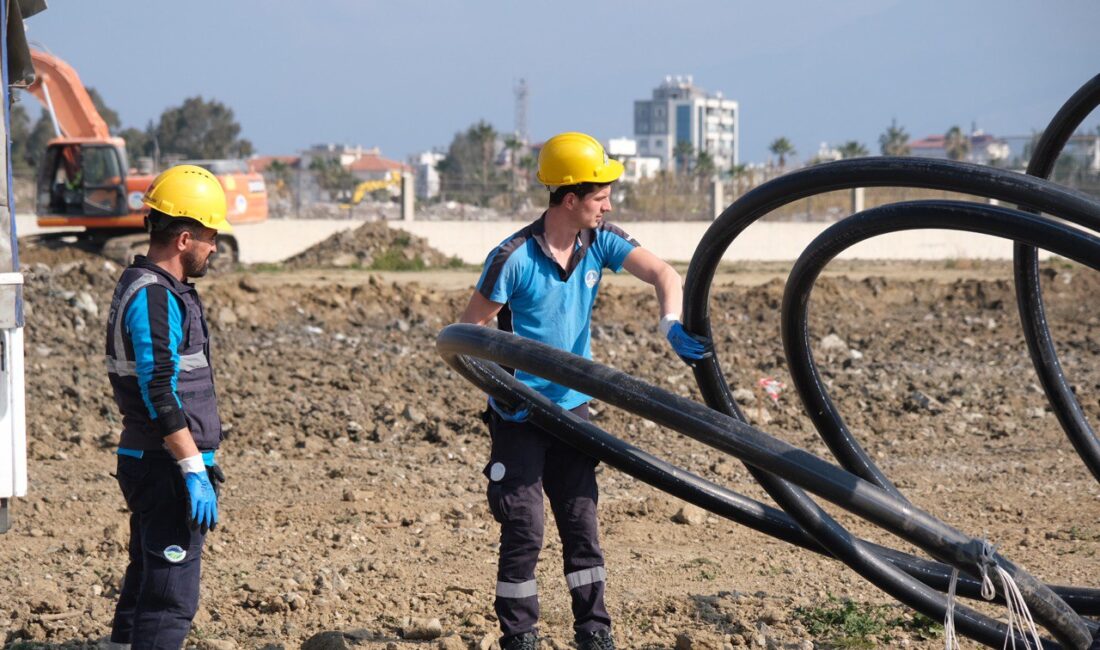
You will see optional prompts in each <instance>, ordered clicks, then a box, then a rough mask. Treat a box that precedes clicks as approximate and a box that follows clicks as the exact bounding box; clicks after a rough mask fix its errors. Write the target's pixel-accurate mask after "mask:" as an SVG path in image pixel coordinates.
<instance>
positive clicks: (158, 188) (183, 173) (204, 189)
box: [141, 165, 233, 232]
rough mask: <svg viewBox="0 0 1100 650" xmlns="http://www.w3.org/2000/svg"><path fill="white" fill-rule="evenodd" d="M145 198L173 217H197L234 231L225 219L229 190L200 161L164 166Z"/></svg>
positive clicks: (156, 207)
mask: <svg viewBox="0 0 1100 650" xmlns="http://www.w3.org/2000/svg"><path fill="white" fill-rule="evenodd" d="M141 202H142V203H143V204H145V205H147V206H149V207H150V208H152V209H154V210H157V211H158V212H163V213H164V214H166V215H168V216H170V217H186V218H188V219H194V220H195V221H198V222H199V223H201V224H202V225H204V226H206V227H207V228H213V229H214V230H217V231H218V232H231V231H232V230H233V227H232V226H230V225H229V222H228V221H226V220H225V190H223V189H222V185H221V183H219V182H218V179H217V177H216V176H214V175H213V174H211V173H210V172H208V171H207V170H205V169H203V168H202V167H199V166H197V165H176V166H175V167H171V168H169V169H166V170H164V171H163V172H161V173H160V175H159V176H157V177H156V178H154V179H153V184H152V185H150V186H149V189H147V190H145V196H143V197H142V198H141Z"/></svg>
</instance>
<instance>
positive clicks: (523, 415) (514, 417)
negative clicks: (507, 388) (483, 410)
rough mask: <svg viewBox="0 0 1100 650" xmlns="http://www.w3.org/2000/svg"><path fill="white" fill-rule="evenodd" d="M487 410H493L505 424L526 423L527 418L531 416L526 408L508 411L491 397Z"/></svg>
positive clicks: (529, 410)
mask: <svg viewBox="0 0 1100 650" xmlns="http://www.w3.org/2000/svg"><path fill="white" fill-rule="evenodd" d="M489 408H491V409H493V412H494V413H496V414H497V415H499V416H500V419H501V420H504V421H505V422H526V421H527V418H528V417H530V416H531V409H529V408H527V407H526V406H524V407H521V408H520V409H519V410H516V411H509V410H508V409H506V408H504V407H503V406H501V405H500V404H497V401H496V400H495V399H493V398H492V397H490V398H489Z"/></svg>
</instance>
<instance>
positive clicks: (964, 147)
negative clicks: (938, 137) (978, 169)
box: [943, 126, 970, 160]
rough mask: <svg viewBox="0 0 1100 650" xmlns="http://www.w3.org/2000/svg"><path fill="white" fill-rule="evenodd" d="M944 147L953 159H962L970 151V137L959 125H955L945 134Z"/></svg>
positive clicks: (948, 155)
mask: <svg viewBox="0 0 1100 650" xmlns="http://www.w3.org/2000/svg"><path fill="white" fill-rule="evenodd" d="M943 149H944V151H946V152H947V157H948V158H950V159H951V160H962V159H963V158H966V155H967V154H968V153H970V138H968V137H967V136H966V134H965V133H963V132H962V129H960V128H959V127H958V126H953V127H951V128H950V129H948V130H947V133H945V134H944V136H943Z"/></svg>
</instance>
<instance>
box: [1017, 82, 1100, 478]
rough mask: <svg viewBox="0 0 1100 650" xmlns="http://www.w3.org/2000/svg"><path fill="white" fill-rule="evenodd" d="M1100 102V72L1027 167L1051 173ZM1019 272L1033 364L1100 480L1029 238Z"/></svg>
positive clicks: (1051, 127)
mask: <svg viewBox="0 0 1100 650" xmlns="http://www.w3.org/2000/svg"><path fill="white" fill-rule="evenodd" d="M1098 105H1100V75H1096V76H1095V77H1093V78H1092V79H1090V80H1089V81H1088V82H1087V83H1086V84H1085V85H1084V86H1082V87H1081V88H1080V90H1078V91H1077V92H1076V93H1074V94H1073V96H1072V97H1070V98H1069V100H1068V101H1066V103H1065V104H1064V105H1063V106H1062V108H1061V109H1059V111H1058V112H1057V113H1056V114H1055V116H1054V118H1053V119H1051V121H1050V124H1048V125H1047V128H1046V129H1044V130H1043V135H1042V136H1040V137H1039V142H1038V143H1036V146H1035V151H1033V152H1032V155H1031V160H1030V161H1028V166H1027V173H1028V174H1030V175H1032V176H1036V177H1040V178H1047V177H1049V176H1050V173H1051V171H1053V169H1054V163H1055V161H1056V160H1057V159H1058V155H1059V154H1060V153H1061V152H1062V149H1063V148H1064V147H1065V146H1066V142H1068V141H1069V138H1070V136H1071V135H1073V132H1074V131H1076V130H1077V127H1078V126H1080V125H1081V123H1082V122H1084V120H1085V118H1086V117H1088V115H1089V113H1091V112H1092V111H1093V110H1095V109H1096V107H1097V106H1098ZM1021 207H1025V206H1021ZM1025 209H1026V207H1025ZM1013 275H1014V277H1015V279H1016V304H1017V306H1018V307H1019V311H1020V324H1021V325H1022V326H1023V331H1024V340H1025V341H1027V347H1028V352H1029V353H1030V354H1031V361H1032V364H1033V365H1034V366H1035V372H1036V373H1037V374H1038V375H1039V384H1040V385H1041V386H1042V387H1043V392H1044V393H1046V396H1047V400H1048V401H1049V402H1050V406H1051V409H1052V410H1053V411H1054V415H1055V416H1056V417H1057V418H1058V422H1059V423H1060V424H1061V425H1062V429H1063V430H1064V431H1065V432H1066V436H1067V437H1068V438H1069V439H1070V442H1071V443H1073V447H1074V448H1075V449H1076V450H1077V454H1078V455H1079V456H1080V457H1081V459H1082V460H1083V461H1084V462H1085V465H1086V466H1087V467H1088V468H1089V471H1090V472H1092V475H1093V477H1094V478H1095V479H1096V480H1098V481H1100V439H1098V438H1097V436H1096V432H1095V431H1094V430H1093V428H1092V427H1091V426H1090V425H1089V422H1088V420H1087V419H1086V418H1085V413H1084V411H1082V410H1081V404H1080V403H1079V402H1078V401H1077V397H1076V396H1075V395H1074V394H1073V389H1072V388H1071V387H1070V385H1069V382H1068V381H1067V380H1066V377H1065V374H1064V373H1063V372H1062V364H1061V363H1059V361H1058V353H1057V352H1056V351H1055V349H1054V340H1053V338H1052V337H1051V335H1050V327H1049V326H1048V325H1047V319H1046V310H1045V309H1044V307H1043V291H1042V286H1041V285H1040V282H1039V254H1038V252H1037V250H1036V248H1035V246H1031V245H1028V244H1023V243H1017V244H1015V245H1014V247H1013Z"/></svg>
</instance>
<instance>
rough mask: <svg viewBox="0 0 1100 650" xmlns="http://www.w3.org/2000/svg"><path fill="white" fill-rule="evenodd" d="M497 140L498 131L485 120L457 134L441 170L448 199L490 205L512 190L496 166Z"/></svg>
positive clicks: (439, 166) (441, 162) (441, 181)
mask: <svg viewBox="0 0 1100 650" xmlns="http://www.w3.org/2000/svg"><path fill="white" fill-rule="evenodd" d="M496 141H497V132H496V129H494V128H493V126H492V125H491V124H489V123H488V122H486V121H484V120H482V121H480V122H478V123H477V124H473V125H471V126H470V127H469V128H468V129H466V130H465V131H463V132H460V133H457V134H455V137H454V139H453V140H451V146H450V147H449V148H448V149H447V156H446V157H445V158H444V159H443V160H441V161H440V162H439V165H438V167H437V168H438V169H439V176H440V184H441V186H442V187H441V191H442V193H443V195H444V196H446V197H448V198H450V199H454V200H457V201H462V202H464V203H476V204H478V205H488V203H489V200H490V199H492V198H493V197H495V196H498V195H500V194H503V193H506V192H507V191H508V188H509V182H508V177H507V176H506V175H505V174H504V173H503V172H502V171H501V170H500V169H498V168H497V165H496V155H495V154H496Z"/></svg>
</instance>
